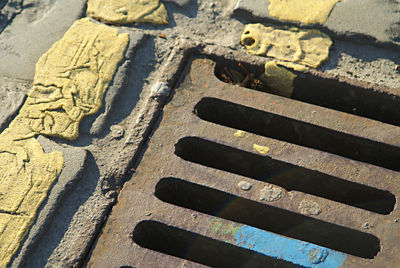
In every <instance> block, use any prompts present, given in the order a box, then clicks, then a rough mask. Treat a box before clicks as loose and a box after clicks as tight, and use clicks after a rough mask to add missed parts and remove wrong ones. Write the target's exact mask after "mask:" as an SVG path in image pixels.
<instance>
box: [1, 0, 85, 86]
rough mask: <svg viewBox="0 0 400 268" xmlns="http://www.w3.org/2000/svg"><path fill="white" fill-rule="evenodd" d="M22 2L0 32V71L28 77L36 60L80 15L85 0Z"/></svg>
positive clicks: (22, 77)
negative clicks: (22, 4) (17, 11)
mask: <svg viewBox="0 0 400 268" xmlns="http://www.w3.org/2000/svg"><path fill="white" fill-rule="evenodd" d="M24 2H26V3H24V8H23V10H22V12H21V13H20V14H19V15H17V16H15V18H14V19H13V21H12V23H11V24H10V25H8V26H7V28H5V29H4V31H3V32H2V33H1V34H0V59H1V62H0V73H1V74H2V75H3V76H7V77H11V78H19V79H26V80H32V79H33V77H34V74H35V64H36V62H37V60H38V59H39V58H40V56H41V55H43V53H45V52H46V51H47V50H48V49H49V48H50V47H51V46H52V45H53V44H54V43H55V42H56V41H57V40H59V39H61V37H62V36H63V35H64V33H65V32H66V31H67V30H68V28H69V27H70V26H71V25H72V23H73V22H74V21H75V20H77V19H78V18H80V17H81V15H82V14H83V12H84V10H85V6H86V1H84V0H57V1H55V0H39V1H32V0H29V1H24Z"/></svg>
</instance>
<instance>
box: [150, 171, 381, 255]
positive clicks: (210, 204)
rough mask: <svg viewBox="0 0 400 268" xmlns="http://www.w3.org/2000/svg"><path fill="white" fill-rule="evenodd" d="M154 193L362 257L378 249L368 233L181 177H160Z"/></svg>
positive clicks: (202, 209) (222, 216) (161, 198)
mask: <svg viewBox="0 0 400 268" xmlns="http://www.w3.org/2000/svg"><path fill="white" fill-rule="evenodd" d="M155 195H156V197H157V198H159V199H160V200H162V201H164V202H168V203H171V204H174V205H178V206H181V207H185V208H188V209H192V210H196V211H198V212H202V213H206V214H209V215H212V216H217V217H220V218H223V219H227V220H230V221H235V222H239V223H243V224H246V225H250V226H253V227H256V228H259V229H263V230H266V231H270V232H274V233H277V234H280V235H284V236H287V237H291V238H296V239H299V240H302V241H307V242H310V243H314V244H317V245H320V246H324V247H327V248H330V249H334V250H337V251H341V252H344V253H348V254H352V255H354V256H358V257H362V258H368V259H372V258H374V256H375V255H376V254H377V253H378V252H379V251H380V245H379V239H378V238H377V237H375V236H373V235H371V234H368V233H363V232H360V231H357V230H353V229H349V228H346V227H342V226H339V225H335V224H332V223H328V222H324V221H321V220H318V219H314V218H311V217H307V216H304V215H301V214H297V213H294V212H290V211H287V210H283V209H280V208H277V207H272V206H269V205H267V204H261V203H258V202H255V201H252V200H249V199H244V198H241V197H238V196H236V195H233V194H229V193H226V192H222V191H219V190H216V189H213V188H210V187H206V186H202V185H199V184H195V183H191V182H187V181H184V180H181V179H176V178H163V179H161V180H160V181H159V182H158V184H157V185H156V190H155Z"/></svg>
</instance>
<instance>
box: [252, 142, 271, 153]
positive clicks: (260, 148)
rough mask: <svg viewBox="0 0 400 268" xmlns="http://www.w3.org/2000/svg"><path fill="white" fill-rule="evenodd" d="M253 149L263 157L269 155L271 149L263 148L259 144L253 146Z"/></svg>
mask: <svg viewBox="0 0 400 268" xmlns="http://www.w3.org/2000/svg"><path fill="white" fill-rule="evenodd" d="M253 149H254V150H256V151H257V152H258V153H259V154H262V155H267V154H268V152H269V148H268V147H267V146H261V145H258V144H253Z"/></svg>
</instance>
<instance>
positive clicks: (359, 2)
mask: <svg viewBox="0 0 400 268" xmlns="http://www.w3.org/2000/svg"><path fill="white" fill-rule="evenodd" d="M325 26H326V27H327V28H328V29H329V30H331V31H333V32H335V33H337V34H338V35H347V36H351V35H354V34H364V35H367V36H370V37H372V38H375V39H376V40H377V41H378V42H393V43H396V44H400V2H398V1H395V0H343V1H341V2H339V3H337V4H336V5H335V7H334V9H333V10H332V12H331V14H330V15H329V18H328V20H327V21H326V23H325Z"/></svg>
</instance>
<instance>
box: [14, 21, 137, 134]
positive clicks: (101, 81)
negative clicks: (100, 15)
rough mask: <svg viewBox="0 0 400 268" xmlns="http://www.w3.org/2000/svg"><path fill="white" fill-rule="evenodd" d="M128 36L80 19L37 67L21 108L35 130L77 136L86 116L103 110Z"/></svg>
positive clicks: (41, 59)
mask: <svg viewBox="0 0 400 268" xmlns="http://www.w3.org/2000/svg"><path fill="white" fill-rule="evenodd" d="M128 40H129V37H128V35H127V34H120V35H118V31H117V30H116V29H112V28H110V27H107V26H105V25H99V24H95V23H93V22H90V20H89V19H81V20H79V21H77V22H75V23H74V25H73V26H72V27H71V29H70V30H68V32H67V33H66V34H65V36H64V37H63V38H62V39H61V40H60V41H58V42H57V43H55V44H54V45H53V46H52V47H51V48H50V50H49V51H48V52H46V53H45V54H44V55H43V56H42V57H41V58H40V59H39V61H38V63H37V65H36V74H35V80H34V85H33V88H32V90H31V91H30V92H29V95H28V99H27V101H26V104H25V105H24V106H23V108H22V109H21V111H20V115H21V117H22V118H28V119H29V120H28V121H29V129H30V131H31V132H32V133H35V134H43V135H48V136H55V137H60V138H64V139H68V140H73V139H76V138H77V137H78V136H79V131H78V129H79V123H80V121H81V120H82V119H83V117H84V116H87V115H91V114H95V113H97V112H98V110H99V109H100V107H101V105H102V101H103V95H104V93H105V91H106V89H107V88H108V86H109V84H110V82H111V80H112V78H113V76H114V73H115V71H116V69H117V66H118V64H119V63H120V62H121V61H122V60H123V59H124V53H125V49H126V47H127V45H128ZM16 122H18V124H20V125H21V122H22V120H18V121H16ZM22 124H24V123H22Z"/></svg>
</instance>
